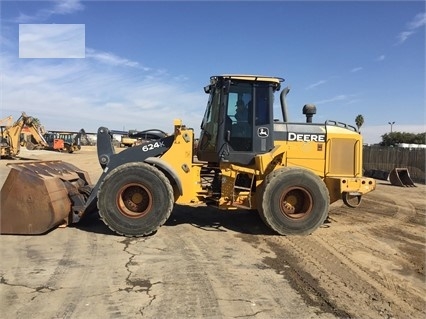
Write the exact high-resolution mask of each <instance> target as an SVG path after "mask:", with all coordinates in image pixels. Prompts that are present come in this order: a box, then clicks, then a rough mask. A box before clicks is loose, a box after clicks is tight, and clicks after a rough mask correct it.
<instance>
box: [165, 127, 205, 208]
mask: <svg viewBox="0 0 426 319" xmlns="http://www.w3.org/2000/svg"><path fill="white" fill-rule="evenodd" d="M174 125H175V140H174V142H173V146H172V147H171V148H170V149H169V150H168V151H167V152H166V153H165V154H164V155H163V156H161V159H163V160H164V161H165V162H167V164H169V165H170V166H171V167H172V168H173V170H174V171H175V173H176V175H177V176H178V177H179V179H180V182H181V184H182V192H183V194H182V195H180V196H179V197H177V198H176V203H178V204H197V203H200V202H201V201H200V198H199V195H200V194H201V193H203V190H202V188H201V178H200V172H201V166H202V164H200V163H194V162H193V145H194V144H193V143H194V131H193V130H192V129H187V128H185V127H184V126H182V123H181V121H180V120H175V121H174ZM175 193H176V192H175Z"/></svg>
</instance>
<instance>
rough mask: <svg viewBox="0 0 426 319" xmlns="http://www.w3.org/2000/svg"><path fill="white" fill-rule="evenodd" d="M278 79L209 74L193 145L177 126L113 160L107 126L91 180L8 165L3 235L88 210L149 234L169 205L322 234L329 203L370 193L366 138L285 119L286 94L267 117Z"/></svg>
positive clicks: (77, 173)
mask: <svg viewBox="0 0 426 319" xmlns="http://www.w3.org/2000/svg"><path fill="white" fill-rule="evenodd" d="M283 81H284V80H283V79H281V78H278V77H267V76H254V75H220V76H212V77H211V78H210V84H209V85H207V86H206V87H205V88H204V91H205V92H206V93H207V94H208V95H209V99H208V103H207V108H206V110H205V114H204V117H203V120H202V123H201V134H200V137H199V139H198V140H197V147H194V131H193V129H191V128H187V127H186V126H185V125H183V124H182V121H181V120H174V131H173V134H171V135H169V136H166V137H164V138H161V139H159V140H156V141H147V142H145V143H142V144H141V145H137V146H134V147H131V148H128V149H126V150H123V151H122V152H120V153H117V154H116V153H115V150H114V147H113V144H112V134H111V132H110V131H109V130H108V129H107V128H106V127H100V128H99V129H98V133H97V135H98V136H97V150H98V159H99V163H100V165H101V167H102V168H103V173H102V175H101V177H100V178H99V180H98V181H97V183H96V184H94V185H92V184H91V182H90V180H89V177H88V174H87V173H86V172H84V171H81V170H79V169H78V168H76V167H75V166H73V165H71V164H68V163H64V162H60V161H59V162H41V163H30V164H14V165H10V167H11V171H10V173H9V176H8V178H7V180H6V182H5V184H4V186H3V188H2V190H1V211H2V214H1V232H2V233H9V234H41V233H44V232H47V231H48V230H50V229H52V228H54V227H55V226H57V225H59V224H71V223H77V222H78V221H79V220H80V218H82V217H83V216H85V215H86V214H89V213H92V212H99V215H100V217H101V219H102V220H103V221H104V222H105V224H106V225H108V226H109V228H111V229H112V230H113V231H115V232H116V233H118V234H122V235H125V236H144V235H149V234H151V233H153V232H155V231H156V230H157V229H158V228H159V227H160V226H161V225H163V224H164V223H165V221H166V220H167V219H168V218H169V216H170V214H171V212H172V210H173V206H174V204H175V203H176V204H181V205H200V204H206V205H212V206H216V207H218V208H219V209H225V210H234V209H240V208H245V209H254V210H257V211H258V212H259V214H260V217H261V219H262V220H263V221H264V222H265V224H266V225H268V226H269V227H270V228H271V229H273V230H274V231H275V232H277V233H278V234H282V235H306V234H310V233H312V232H313V231H315V230H316V229H317V228H318V227H320V226H321V225H322V224H323V222H324V221H325V219H326V218H327V216H328V213H329V205H330V203H332V202H335V201H337V200H343V201H344V203H345V204H347V205H348V206H350V207H356V206H358V205H359V203H360V201H361V197H362V196H363V195H364V194H366V193H368V192H370V191H372V190H374V189H375V186H376V184H375V180H374V179H371V178H365V177H363V176H362V137H361V135H360V134H359V132H358V131H357V129H356V128H354V127H353V126H350V125H347V124H343V123H340V122H337V121H326V122H325V123H313V122H312V117H313V115H314V114H315V112H316V109H315V106H314V105H309V104H308V105H305V106H304V107H303V113H304V114H305V115H306V119H307V120H306V123H305V122H303V123H295V122H291V121H290V120H289V117H288V114H287V113H288V112H287V105H286V95H287V93H288V92H289V89H288V88H284V89H283V90H282V91H281V94H280V101H281V113H282V117H283V119H282V120H276V119H275V117H274V114H273V109H274V94H275V93H276V92H278V91H280V87H281V83H282V82H283Z"/></svg>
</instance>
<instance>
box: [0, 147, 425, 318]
mask: <svg viewBox="0 0 426 319" xmlns="http://www.w3.org/2000/svg"><path fill="white" fill-rule="evenodd" d="M21 152H22V154H21V156H22V157H23V158H24V159H22V160H31V159H35V160H37V159H41V160H53V159H60V160H63V161H66V162H70V163H73V164H75V165H76V166H78V167H80V168H81V169H83V170H86V171H88V172H89V174H90V176H91V178H92V182H95V181H96V180H97V179H98V178H99V176H100V174H101V169H100V166H99V164H98V162H97V157H96V149H95V148H93V147H83V149H82V150H81V151H80V152H77V153H74V154H66V153H55V152H49V151H27V150H22V151H21ZM7 162H10V161H8V160H1V162H0V182H1V184H3V183H4V180H5V178H6V176H7V174H8V170H9V169H8V168H7V167H6V163H7ZM14 162H17V160H15V161H14ZM377 182H378V188H377V190H376V191H374V192H373V193H370V194H367V195H366V196H365V197H364V199H363V202H362V204H361V205H360V207H358V208H356V209H351V208H347V207H345V206H344V205H343V204H342V202H338V203H334V204H333V205H332V207H331V211H330V217H329V220H328V221H327V223H325V224H324V225H323V227H321V228H320V229H319V230H317V231H316V232H315V233H314V234H312V235H310V236H306V237H300V236H295V237H285V236H278V235H276V234H274V233H273V232H271V231H270V230H269V229H268V228H267V227H266V226H264V225H263V223H262V222H261V220H260V218H259V217H258V216H257V214H256V213H255V212H252V211H244V210H239V211H235V212H223V211H218V210H215V209H213V208H209V207H184V206H176V207H175V209H174V211H173V213H172V216H171V217H170V219H169V220H168V221H167V222H166V224H165V225H164V226H163V227H161V228H160V230H159V231H158V232H157V233H156V234H154V235H152V236H149V237H145V238H125V237H121V236H116V235H115V234H113V233H111V232H110V231H109V229H108V228H107V227H106V226H105V225H104V224H103V223H102V222H101V221H100V220H99V219H98V218H97V216H91V217H90V218H88V219H87V220H85V221H84V222H82V223H81V224H77V225H76V227H68V228H58V229H54V230H52V231H51V232H49V233H48V234H46V235H42V236H14V235H3V236H0V245H1V246H0V249H1V259H0V260H1V261H0V265H1V267H0V297H1V298H0V308H1V309H2V316H3V317H4V318H29V317H31V318H34V319H37V318H142V317H144V318H184V317H185V318H187V317H195V318H244V317H251V318H423V317H424V315H425V313H426V312H425V305H426V284H425V269H424V267H425V259H426V256H425V248H426V238H425V226H426V220H425V217H426V200H425V198H426V196H425V195H426V186H425V185H417V186H418V187H415V188H402V187H396V186H392V185H390V184H389V183H388V182H386V181H377Z"/></svg>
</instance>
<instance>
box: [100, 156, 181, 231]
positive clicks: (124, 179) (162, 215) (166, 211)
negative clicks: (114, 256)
mask: <svg viewBox="0 0 426 319" xmlns="http://www.w3.org/2000/svg"><path fill="white" fill-rule="evenodd" d="M173 204H174V196H173V188H172V186H171V185H170V182H169V180H168V179H167V178H166V176H165V175H164V174H163V173H162V172H161V171H160V170H158V169H157V168H155V167H153V166H150V165H148V164H146V163H136V162H135V163H127V164H123V165H121V166H119V167H117V168H115V169H114V170H112V171H111V172H110V173H109V174H108V175H107V176H106V178H105V180H104V181H103V183H102V184H101V186H100V189H99V193H98V209H99V215H100V217H101V218H102V220H103V221H104V222H105V224H106V225H108V227H109V228H111V229H112V230H113V231H115V232H116V233H118V234H121V235H125V236H146V235H149V234H151V233H153V232H155V231H156V230H157V229H158V228H159V227H160V226H161V225H163V224H164V223H165V222H166V220H167V219H168V218H169V217H170V214H171V212H172V209H173Z"/></svg>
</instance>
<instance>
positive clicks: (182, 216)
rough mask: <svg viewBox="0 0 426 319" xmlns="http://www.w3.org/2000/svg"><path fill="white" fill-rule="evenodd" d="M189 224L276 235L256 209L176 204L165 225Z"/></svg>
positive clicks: (203, 228) (210, 228) (213, 229)
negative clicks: (222, 208) (224, 208)
mask: <svg viewBox="0 0 426 319" xmlns="http://www.w3.org/2000/svg"><path fill="white" fill-rule="evenodd" d="M181 224H189V225H191V226H193V227H197V228H199V229H202V230H204V231H217V232H226V231H228V230H230V231H235V232H237V233H242V234H252V235H276V233H275V232H273V231H272V230H271V229H270V228H268V227H267V226H266V225H265V224H264V223H263V221H262V220H261V219H260V216H259V214H258V213H257V211H255V210H244V209H237V210H219V209H217V208H214V207H208V206H198V207H193V206H183V205H175V207H174V209H173V211H172V214H171V216H170V218H169V219H168V220H167V221H166V223H165V224H164V226H163V227H173V226H177V225H181Z"/></svg>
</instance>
